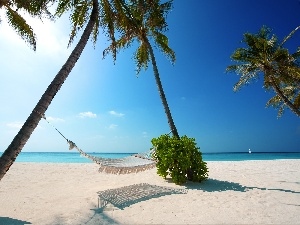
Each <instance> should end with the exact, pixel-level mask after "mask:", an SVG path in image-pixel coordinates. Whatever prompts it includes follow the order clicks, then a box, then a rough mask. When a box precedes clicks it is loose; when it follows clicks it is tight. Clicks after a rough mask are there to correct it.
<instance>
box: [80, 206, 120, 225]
mask: <svg viewBox="0 0 300 225" xmlns="http://www.w3.org/2000/svg"><path fill="white" fill-rule="evenodd" d="M91 210H93V211H94V215H93V216H92V217H91V218H90V219H89V220H88V221H87V222H85V223H84V224H85V225H94V224H101V225H120V223H119V222H117V221H115V220H113V219H112V218H111V217H110V216H108V215H106V214H104V213H103V210H99V208H96V209H91Z"/></svg>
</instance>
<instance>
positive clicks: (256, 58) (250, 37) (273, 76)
mask: <svg viewBox="0 0 300 225" xmlns="http://www.w3.org/2000/svg"><path fill="white" fill-rule="evenodd" d="M299 28H300V27H297V28H296V29H294V30H293V31H292V32H291V33H290V34H289V35H288V36H287V37H286V38H285V39H284V40H283V41H282V42H281V43H279V42H278V39H277V37H276V36H275V35H272V36H270V33H271V30H270V29H269V28H267V27H266V26H263V27H262V28H261V29H260V31H259V32H258V33H257V34H250V33H245V34H244V39H243V42H244V43H245V44H246V45H247V47H246V48H238V49H236V50H235V51H234V53H233V54H232V55H231V58H232V59H233V60H234V61H235V62H236V64H234V65H230V66H228V67H227V68H226V71H227V72H235V73H237V74H238V75H240V79H239V81H238V82H237V83H236V84H235V86H234V91H237V90H239V89H240V88H241V87H242V86H244V85H247V84H249V83H250V82H251V81H252V80H255V79H257V78H258V77H259V75H260V74H263V75H264V88H266V89H267V90H271V89H272V90H274V92H275V94H276V95H275V96H274V97H273V98H271V99H270V100H269V101H268V102H267V106H274V107H276V108H278V109H279V112H278V116H281V115H282V113H283V110H284V108H285V107H289V108H290V110H291V111H292V112H294V113H295V114H296V115H297V116H300V68H299V61H298V60H299V57H300V50H299V49H298V50H297V51H296V52H295V53H293V54H290V53H289V51H288V50H287V49H285V48H283V45H284V44H285V42H286V41H287V40H288V39H289V38H291V37H292V35H293V34H294V33H295V32H296V31H297V30H298V29H299Z"/></svg>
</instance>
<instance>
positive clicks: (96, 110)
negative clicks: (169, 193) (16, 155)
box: [0, 0, 300, 153]
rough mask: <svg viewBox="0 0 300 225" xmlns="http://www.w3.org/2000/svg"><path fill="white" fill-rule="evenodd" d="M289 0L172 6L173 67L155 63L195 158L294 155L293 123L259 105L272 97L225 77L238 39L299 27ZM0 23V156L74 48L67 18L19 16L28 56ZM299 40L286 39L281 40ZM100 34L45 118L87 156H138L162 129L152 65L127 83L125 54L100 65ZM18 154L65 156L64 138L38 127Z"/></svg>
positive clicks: (129, 67)
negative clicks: (31, 36) (24, 23)
mask: <svg viewBox="0 0 300 225" xmlns="http://www.w3.org/2000/svg"><path fill="white" fill-rule="evenodd" d="M299 12H300V3H299V1H298V0H278V1H271V0H264V1H259V0H255V1H253V0H251V1H250V0H228V1H222V0H210V1H204V0H201V1H200V0H189V1H183V0H175V1H174V8H173V10H172V12H171V13H170V14H169V16H168V24H169V31H168V32H167V36H168V37H169V40H170V46H171V47H172V48H173V49H174V51H175V52H176V56H177V60H176V63H175V65H174V66H173V65H171V63H170V62H169V61H168V60H167V59H166V58H165V57H164V56H163V55H162V54H161V53H160V52H158V51H156V52H155V53H156V57H157V63H158V67H159V71H160V76H161V80H162V83H163V87H164V90H165V94H166V97H167V100H168V103H169V106H170V109H171V112H172V116H173V118H174V122H175V124H176V126H177V129H178V132H179V134H180V135H181V136H182V135H187V136H189V137H194V138H196V142H197V143H198V146H199V147H200V149H201V151H202V152H204V153H210V152H246V151H248V149H249V148H251V150H252V151H253V152H262V151H263V152H271V151H298V152H299V151H300V147H299V146H300V119H299V118H298V117H297V116H296V115H294V114H293V113H291V112H290V111H289V110H286V111H285V113H284V115H283V116H282V117H281V118H280V119H277V111H276V110H275V109H273V108H266V107H265V104H266V102H267V100H268V99H269V98H270V97H271V96H273V93H272V92H266V91H265V90H264V89H263V88H262V79H260V80H258V81H257V82H254V83H252V84H251V85H249V86H247V87H244V88H242V89H241V90H240V91H239V92H237V93H234V92H233V85H234V84H235V82H237V80H238V76H237V75H236V74H226V73H225V69H226V67H227V66H228V65H230V64H231V63H232V62H231V60H230V55H231V54H232V52H233V51H234V50H235V49H236V48H237V47H241V46H243V45H242V44H241V40H242V37H243V33H245V32H251V33H256V32H257V31H258V30H259V29H260V28H261V26H262V25H267V26H269V27H270V28H272V29H273V32H274V33H275V34H276V35H277V36H278V37H279V38H280V39H282V38H283V37H284V36H286V35H287V34H288V33H289V32H290V31H291V30H293V29H294V28H295V27H297V26H299V25H300V17H299ZM0 15H1V18H2V20H3V21H2V23H1V24H0V49H1V52H0V62H1V72H0V78H1V82H0V90H1V95H0V104H1V107H0V151H4V150H5V149H6V147H7V146H8V145H9V143H10V142H11V140H12V139H13V137H14V136H15V135H16V133H17V132H18V130H19V128H20V126H21V125H22V123H24V121H25V120H26V118H27V117H28V116H29V114H30V112H31V111H32V109H33V108H34V106H35V105H36V103H37V101H38V100H39V98H40V97H41V95H42V94H43V93H44V91H45V90H46V88H47V86H48V85H49V84H50V82H51V81H52V79H53V78H54V76H55V75H56V73H57V71H58V70H59V69H60V67H61V66H62V65H63V63H64V62H65V60H66V58H67V57H68V54H69V53H70V51H71V49H72V48H73V47H74V46H75V43H76V42H74V44H73V45H72V46H71V47H70V48H69V49H67V43H68V35H69V31H70V29H69V28H70V24H69V21H68V18H67V16H65V17H63V18H61V19H59V20H57V21H56V22H55V23H53V22H50V21H44V22H43V23H41V22H40V21H37V20H34V19H30V18H28V21H29V23H30V24H31V25H32V26H33V27H34V30H35V32H36V33H37V38H38V42H37V51H36V52H33V51H32V50H30V49H29V48H28V46H27V45H26V44H25V43H24V42H23V41H22V40H21V39H20V38H19V37H18V36H17V34H16V33H14V31H13V30H12V29H11V28H10V27H9V26H8V25H7V22H6V20H5V17H4V16H3V12H1V14H0ZM299 43H300V33H296V34H295V35H294V37H293V39H292V40H291V41H290V43H289V45H288V46H289V47H290V50H291V51H294V50H295V49H296V47H297V46H299ZM105 46H107V41H106V38H105V37H104V36H101V37H100V38H99V40H98V43H97V46H96V49H94V48H93V46H92V43H91V42H89V43H88V45H87V47H86V48H85V50H84V52H83V54H82V56H81V58H80V59H79V61H78V62H77V64H76V66H75V68H74V69H73V71H72V72H71V74H70V76H69V77H68V79H67V80H66V82H65V83H64V85H63V87H62V89H61V90H60V91H59V92H58V94H57V95H56V96H55V98H54V100H53V102H52V104H51V105H50V107H49V109H48V110H47V112H46V116H47V117H48V119H49V121H50V122H51V123H52V124H53V125H54V126H55V127H57V128H58V129H59V130H60V131H61V132H62V133H63V134H64V135H65V136H66V137H67V138H68V139H70V140H72V141H74V142H75V143H76V144H77V146H78V147H80V148H82V149H83V150H84V151H87V152H143V151H147V150H148V149H149V148H150V147H151V142H150V141H151V139H152V138H153V137H157V136H159V135H161V134H164V133H168V132H169V127H168V123H167V119H166V116H165V114H164V110H163V107H162V104H161V101H160V98H159V95H158V91H157V87H156V84H155V81H154V76H153V73H152V67H151V66H149V68H148V70H147V71H142V72H141V73H140V75H139V76H138V77H137V76H136V74H135V64H134V62H133V60H132V57H133V55H132V54H133V51H134V49H133V48H131V49H126V50H124V51H121V52H120V54H119V55H118V57H117V61H116V63H115V64H114V63H113V61H112V59H111V57H107V58H106V59H104V60H102V51H103V49H104V47H105ZM23 151H26V152H30V151H41V152H47V151H68V146H67V144H66V142H65V141H64V139H62V138H61V137H60V136H59V134H58V133H57V132H56V131H55V130H54V129H53V128H52V127H51V126H50V125H49V124H47V123H46V122H45V121H43V120H42V121H41V122H40V123H39V126H38V128H37V129H36V130H35V131H34V133H33V134H32V136H31V138H30V140H29V141H28V142H27V144H26V145H25V147H24V149H23Z"/></svg>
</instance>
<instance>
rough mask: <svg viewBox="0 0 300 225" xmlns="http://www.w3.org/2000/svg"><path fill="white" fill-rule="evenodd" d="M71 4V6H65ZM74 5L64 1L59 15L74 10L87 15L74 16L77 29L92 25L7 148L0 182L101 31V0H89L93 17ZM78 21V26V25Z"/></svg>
mask: <svg viewBox="0 0 300 225" xmlns="http://www.w3.org/2000/svg"><path fill="white" fill-rule="evenodd" d="M30 1H31V0H30ZM65 3H67V4H65ZM73 3H74V2H72V3H71V2H70V1H66V0H61V1H60V2H59V4H58V10H57V14H60V13H62V12H63V10H64V9H66V8H67V9H73V10H74V12H75V13H74V14H73V15H75V16H78V15H84V16H85V17H84V19H83V21H82V20H81V21H80V22H78V20H79V19H78V17H72V16H71V18H72V20H73V22H74V21H75V22H74V24H75V25H74V27H76V28H78V27H80V28H82V26H83V24H85V21H84V20H86V19H88V18H89V20H88V23H87V25H86V27H85V29H84V31H83V34H82V36H81V38H80V40H79V42H78V44H77V45H76V47H75V48H74V50H73V51H72V52H71V54H70V56H69V58H68V59H67V61H66V63H65V64H64V65H63V66H62V68H61V69H60V71H59V72H58V73H57V75H56V76H55V78H54V79H53V81H52V82H51V84H50V85H49V86H48V88H47V90H46V91H45V93H44V94H43V95H42V97H41V99H40V100H39V102H38V103H37V105H36V106H35V107H34V109H33V110H32V112H31V114H30V115H29V117H28V118H27V120H26V122H25V123H24V124H23V126H22V128H21V129H20V131H19V132H18V134H17V135H16V136H15V137H14V139H13V140H12V142H11V143H10V145H9V146H8V147H7V149H6V150H5V151H4V153H3V154H2V156H1V158H0V180H1V179H2V178H3V176H4V175H5V174H6V172H7V171H8V170H9V168H10V166H11V165H12V164H13V163H14V161H15V160H16V158H17V156H18V154H19V153H20V152H21V150H22V148H23V147H24V145H25V144H26V142H27V141H28V139H29V138H30V136H31V134H32V132H33V131H34V129H35V128H36V127H37V125H38V123H39V121H40V120H41V118H42V117H43V116H44V113H45V112H46V110H47V108H48V106H49V105H50V103H51V101H52V100H53V98H54V96H55V95H56V93H57V92H58V91H59V89H60V88H61V86H62V84H63V83H64V81H65V80H66V78H67V77H68V75H69V74H70V72H71V70H72V69H73V67H74V66H75V63H76V62H77V60H78V59H79V57H80V55H81V53H82V51H83V49H84V47H85V46H86V43H87V41H88V39H89V37H90V34H91V33H92V32H93V31H95V30H96V32H97V30H98V22H99V20H98V12H99V5H98V0H93V1H87V3H89V4H90V3H92V12H91V14H90V16H87V12H88V8H87V7H86V5H82V4H76V5H75V4H73ZM76 22H77V23H76ZM75 34H76V32H73V31H72V33H71V37H70V42H71V41H72V40H73V38H74V35H75Z"/></svg>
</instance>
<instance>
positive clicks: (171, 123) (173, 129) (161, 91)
mask: <svg viewBox="0 0 300 225" xmlns="http://www.w3.org/2000/svg"><path fill="white" fill-rule="evenodd" d="M144 41H145V42H146V44H147V45H148V49H149V51H150V57H151V62H152V67H153V72H154V77H155V81H156V85H157V88H158V92H159V96H160V99H161V101H162V104H163V107H164V109H165V113H166V115H167V119H168V123H169V127H170V129H171V132H172V134H173V136H174V137H176V138H178V139H180V137H179V134H178V131H177V128H176V126H175V124H174V121H173V118H172V115H171V111H170V108H169V105H168V102H167V99H166V96H165V92H164V89H163V86H162V83H161V80H160V77H159V72H158V69H157V65H156V60H155V56H154V52H153V48H152V46H151V44H150V42H149V40H148V38H147V37H145V38H144Z"/></svg>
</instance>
